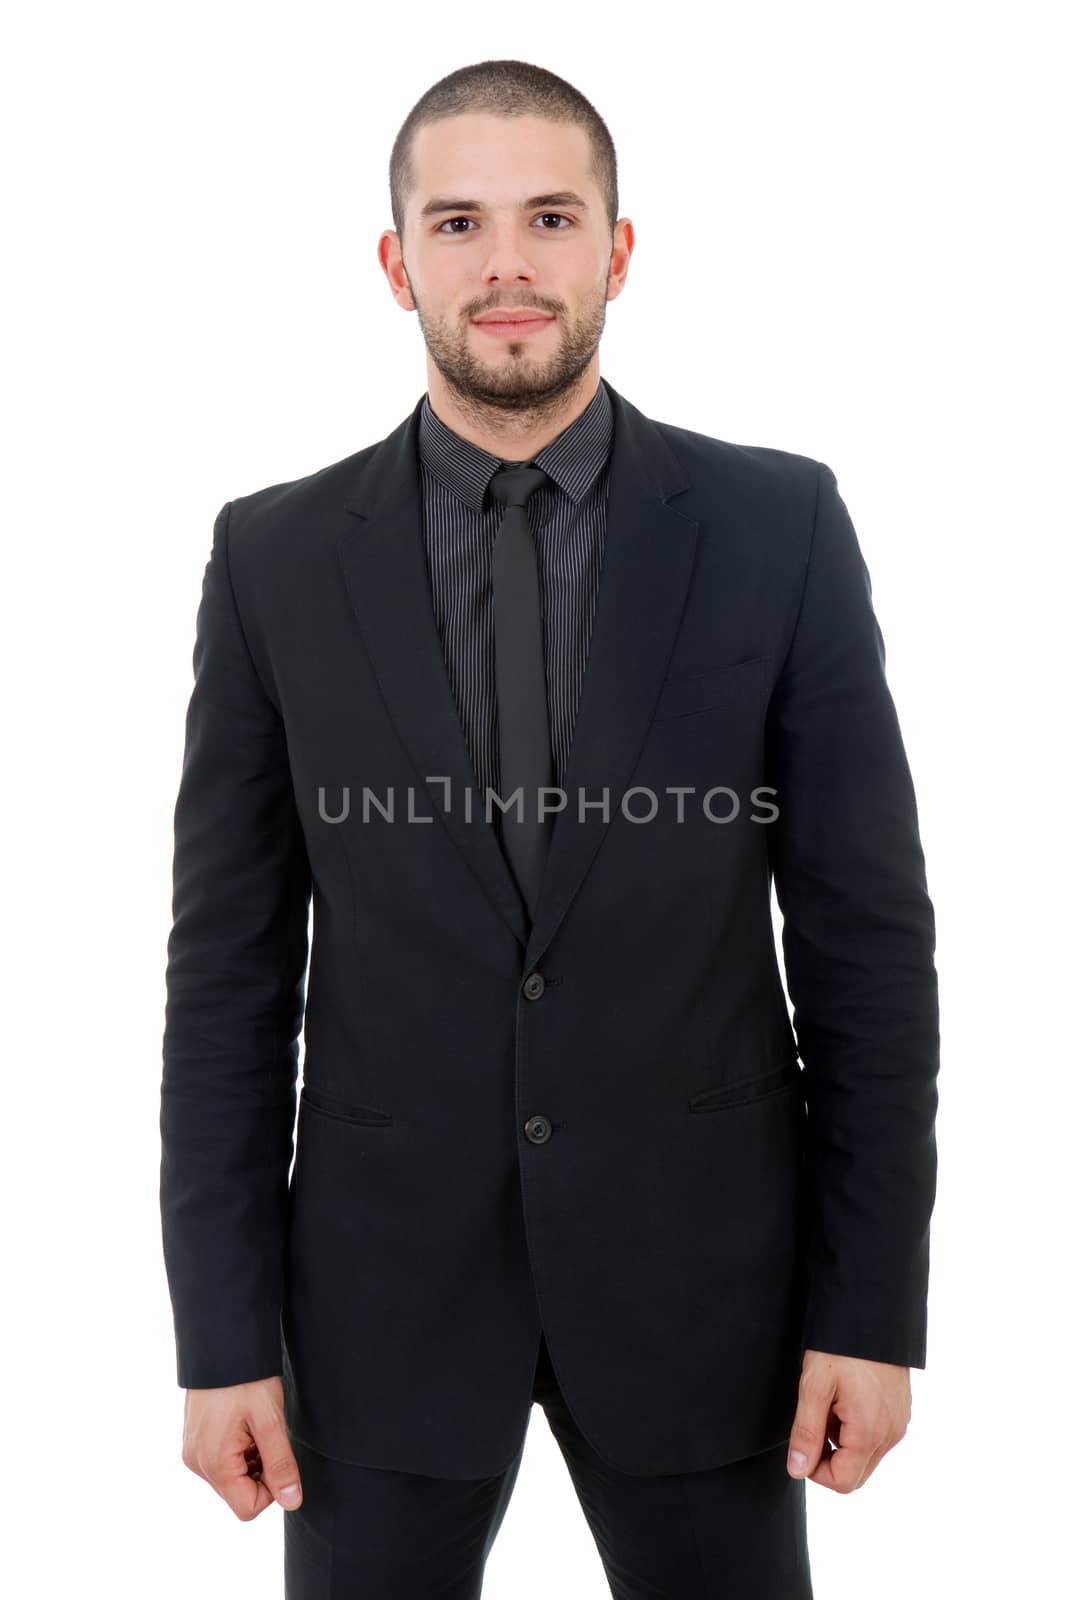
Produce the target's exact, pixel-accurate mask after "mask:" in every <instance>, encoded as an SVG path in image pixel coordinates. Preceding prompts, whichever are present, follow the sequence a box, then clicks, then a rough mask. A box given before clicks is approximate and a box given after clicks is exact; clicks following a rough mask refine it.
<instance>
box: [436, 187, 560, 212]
mask: <svg viewBox="0 0 1090 1600" xmlns="http://www.w3.org/2000/svg"><path fill="white" fill-rule="evenodd" d="M539 206H575V207H577V208H578V209H579V210H580V211H586V210H588V209H589V207H588V206H587V202H586V201H585V200H584V199H582V197H581V196H580V195H577V194H576V193H575V191H574V189H558V190H557V191H556V192H555V193H554V194H535V195H531V196H530V198H529V200H524V201H523V202H522V209H523V210H524V211H536V210H537V209H538V207H539ZM487 209H488V207H487V206H486V205H485V203H484V201H483V200H459V199H458V198H457V197H455V198H454V199H451V197H450V196H449V195H440V196H439V197H438V198H437V199H435V200H429V201H428V202H427V204H426V205H424V206H421V208H420V215H421V217H435V216H438V215H439V214H440V213H441V212H443V211H478V212H480V211H487Z"/></svg>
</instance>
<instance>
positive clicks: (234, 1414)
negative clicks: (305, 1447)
mask: <svg viewBox="0 0 1090 1600" xmlns="http://www.w3.org/2000/svg"><path fill="white" fill-rule="evenodd" d="M182 1460H183V1461H184V1462H185V1464H186V1466H187V1467H188V1468H189V1470H190V1471H191V1472H195V1473H196V1474H197V1476H198V1478H204V1479H206V1480H207V1482H208V1483H210V1484H211V1485H212V1487H213V1489H215V1491H216V1493H217V1494H220V1495H222V1496H223V1498H224V1499H225V1500H226V1501H227V1504H228V1505H229V1506H230V1507H231V1510H232V1511H233V1512H234V1513H235V1516H236V1517H238V1518H239V1520H240V1521H242V1522H251V1521H252V1520H253V1519H254V1517H256V1516H258V1515H260V1513H261V1512H262V1511H264V1510H265V1507H266V1506H271V1505H272V1503H273V1501H274V1500H275V1501H277V1502H278V1503H279V1504H280V1505H282V1506H283V1507H284V1508H285V1509H286V1510H288V1511H295V1510H297V1509H298V1508H299V1506H301V1505H302V1503H303V1489H302V1475H301V1473H300V1471H299V1467H298V1464H297V1463H296V1460H295V1456H294V1454H293V1452H292V1448H291V1444H290V1443H289V1441H288V1434H287V1428H286V1426H285V1424H284V1386H283V1382H282V1380H281V1379H280V1378H278V1377H272V1378H259V1379H257V1380H256V1382H254V1383H236V1384H233V1385H232V1386H231V1387H229V1388H225V1389H187V1390H186V1394H185V1417H184V1419H183V1423H182Z"/></svg>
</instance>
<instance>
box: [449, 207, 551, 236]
mask: <svg viewBox="0 0 1090 1600" xmlns="http://www.w3.org/2000/svg"><path fill="white" fill-rule="evenodd" d="M545 219H551V220H552V221H553V222H563V223H566V224H567V227H564V228H546V229H545V230H544V232H546V233H566V232H567V230H568V228H572V227H574V226H575V224H574V222H573V221H572V219H571V217H564V216H561V214H560V213H559V212H558V211H543V212H542V213H541V215H540V216H537V217H535V218H534V221H535V222H541V221H543V220H545ZM452 222H473V218H472V217H448V218H447V220H446V222H441V223H440V224H439V226H438V227H437V228H436V230H435V231H436V233H442V232H443V231H444V229H446V228H448V227H449V226H450V224H451V223H452ZM473 226H474V227H476V226H477V224H476V223H475V222H473ZM456 231H457V232H458V233H464V232H465V230H464V229H463V228H459V229H457V230H456Z"/></svg>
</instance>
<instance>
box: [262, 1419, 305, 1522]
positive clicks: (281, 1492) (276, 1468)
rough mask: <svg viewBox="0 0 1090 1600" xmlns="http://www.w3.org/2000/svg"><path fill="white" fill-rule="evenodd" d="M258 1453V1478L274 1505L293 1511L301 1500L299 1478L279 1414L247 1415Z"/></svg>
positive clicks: (300, 1475)
mask: <svg viewBox="0 0 1090 1600" xmlns="http://www.w3.org/2000/svg"><path fill="white" fill-rule="evenodd" d="M250 1432H251V1433H252V1434H253V1436H254V1443H255V1444H256V1445H257V1448H258V1451H259V1453H260V1455H261V1481H262V1483H263V1484H264V1485H265V1487H266V1488H267V1489H268V1491H269V1493H270V1494H271V1495H272V1497H273V1499H274V1500H275V1501H276V1502H277V1504H278V1505H282V1506H283V1507H284V1509H285V1510H287V1511H294V1510H296V1509H297V1507H299V1506H301V1505H302V1503H303V1478H302V1474H301V1473H300V1471H299V1464H298V1462H297V1461H296V1459H295V1454H294V1452H293V1450H292V1448H291V1443H290V1441H289V1439H288V1432H287V1429H286V1427H285V1426H284V1419H283V1417H282V1416H276V1415H274V1416H272V1417H263V1418H262V1419H261V1420H260V1421H259V1420H258V1419H257V1418H256V1417H252V1418H251V1419H250Z"/></svg>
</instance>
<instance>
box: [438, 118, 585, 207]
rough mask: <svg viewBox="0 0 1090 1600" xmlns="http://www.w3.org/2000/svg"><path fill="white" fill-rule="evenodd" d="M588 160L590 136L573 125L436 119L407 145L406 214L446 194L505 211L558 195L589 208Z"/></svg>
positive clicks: (538, 120) (541, 120)
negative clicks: (573, 195)
mask: <svg viewBox="0 0 1090 1600" xmlns="http://www.w3.org/2000/svg"><path fill="white" fill-rule="evenodd" d="M590 160H591V148H590V138H589V135H588V134H587V132H586V130H585V129H584V128H581V127H579V126H578V124H577V123H574V122H549V121H547V120H546V119H545V118H544V117H530V116H525V117H523V116H519V117H497V116H493V115H489V114H487V113H484V112H472V113H468V112H467V113H464V114H462V115H460V116H455V117H443V118H442V119H441V120H440V121H439V122H433V123H428V124H426V125H425V126H424V127H422V128H418V129H417V130H416V133H415V135H414V137H413V147H412V168H413V178H414V193H413V201H412V203H413V207H414V209H419V207H420V206H421V205H423V204H425V203H426V202H427V201H428V200H430V199H433V198H435V197H436V196H439V195H445V194H449V195H460V196H463V197H468V196H474V197H476V198H479V199H480V200H482V201H484V202H485V203H486V204H489V205H491V204H495V205H511V204H517V203H518V201H519V199H520V198H522V197H523V196H527V195H532V194H537V193H539V192H544V191H546V190H552V189H559V188H570V189H573V190H575V191H577V192H578V193H579V194H581V195H582V196H583V198H584V199H586V200H587V202H588V204H590V203H591V201H592V199H593V184H592V180H591V175H590Z"/></svg>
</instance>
